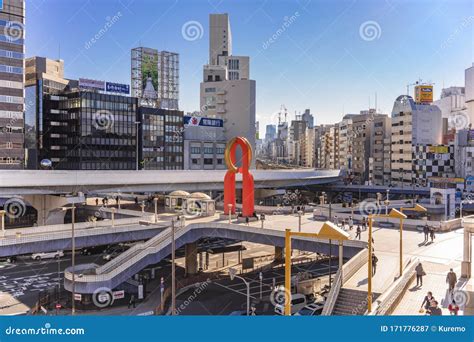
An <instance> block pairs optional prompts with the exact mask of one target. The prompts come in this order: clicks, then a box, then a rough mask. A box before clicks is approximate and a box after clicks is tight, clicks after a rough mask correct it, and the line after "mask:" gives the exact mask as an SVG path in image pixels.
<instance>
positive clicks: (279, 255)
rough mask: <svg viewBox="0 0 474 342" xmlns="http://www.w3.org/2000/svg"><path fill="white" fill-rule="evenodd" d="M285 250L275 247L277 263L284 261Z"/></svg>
mask: <svg viewBox="0 0 474 342" xmlns="http://www.w3.org/2000/svg"><path fill="white" fill-rule="evenodd" d="M283 250H284V248H283V247H280V246H275V261H278V262H283V261H284V255H283Z"/></svg>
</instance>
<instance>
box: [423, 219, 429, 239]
mask: <svg viewBox="0 0 474 342" xmlns="http://www.w3.org/2000/svg"><path fill="white" fill-rule="evenodd" d="M423 234H424V235H425V240H423V242H428V236H429V234H430V227H428V223H427V224H425V226H424V227H423Z"/></svg>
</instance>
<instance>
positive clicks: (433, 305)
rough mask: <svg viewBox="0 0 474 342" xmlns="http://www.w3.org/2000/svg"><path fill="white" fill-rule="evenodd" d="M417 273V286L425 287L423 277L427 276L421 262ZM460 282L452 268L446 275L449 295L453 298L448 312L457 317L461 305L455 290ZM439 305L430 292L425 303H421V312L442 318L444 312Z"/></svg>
mask: <svg viewBox="0 0 474 342" xmlns="http://www.w3.org/2000/svg"><path fill="white" fill-rule="evenodd" d="M415 273H416V286H417V287H422V286H423V277H424V276H425V275H426V272H425V270H424V269H423V265H422V263H421V262H419V263H418V265H416V267H415ZM457 281H458V278H457V275H456V273H455V272H454V271H453V269H452V268H451V269H450V270H449V272H448V274H447V275H446V283H447V284H448V295H449V296H450V297H451V302H450V304H449V305H448V310H449V313H450V314H451V315H457V314H458V311H459V305H458V304H457V303H456V300H455V299H454V288H455V287H456V283H457ZM438 305H439V303H438V301H437V300H436V299H435V298H434V296H433V293H432V292H431V291H429V292H428V293H427V294H426V296H425V298H424V299H423V302H422V303H421V307H420V312H422V311H423V312H425V313H426V314H427V315H431V316H441V315H442V310H441V308H439V307H438Z"/></svg>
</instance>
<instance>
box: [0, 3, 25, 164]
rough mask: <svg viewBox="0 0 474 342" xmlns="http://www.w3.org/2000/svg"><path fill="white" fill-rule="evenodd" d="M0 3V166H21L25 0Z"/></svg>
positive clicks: (22, 150)
mask: <svg viewBox="0 0 474 342" xmlns="http://www.w3.org/2000/svg"><path fill="white" fill-rule="evenodd" d="M0 4H1V8H0V26H1V27H0V169H21V168H23V165H24V159H25V151H24V139H25V137H24V131H23V126H24V114H23V112H24V102H25V90H24V72H23V71H24V53H25V41H24V38H25V30H24V23H25V1H24V0H3V1H1V2H0Z"/></svg>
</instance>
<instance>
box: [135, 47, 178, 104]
mask: <svg viewBox="0 0 474 342" xmlns="http://www.w3.org/2000/svg"><path fill="white" fill-rule="evenodd" d="M131 57H132V73H131V75H132V96H133V97H137V98H138V101H139V103H138V104H139V105H140V106H146V107H152V108H161V109H172V110H178V109H179V55H178V54H177V53H174V52H169V51H158V50H156V49H151V48H146V47H138V48H135V49H132V51H131Z"/></svg>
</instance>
